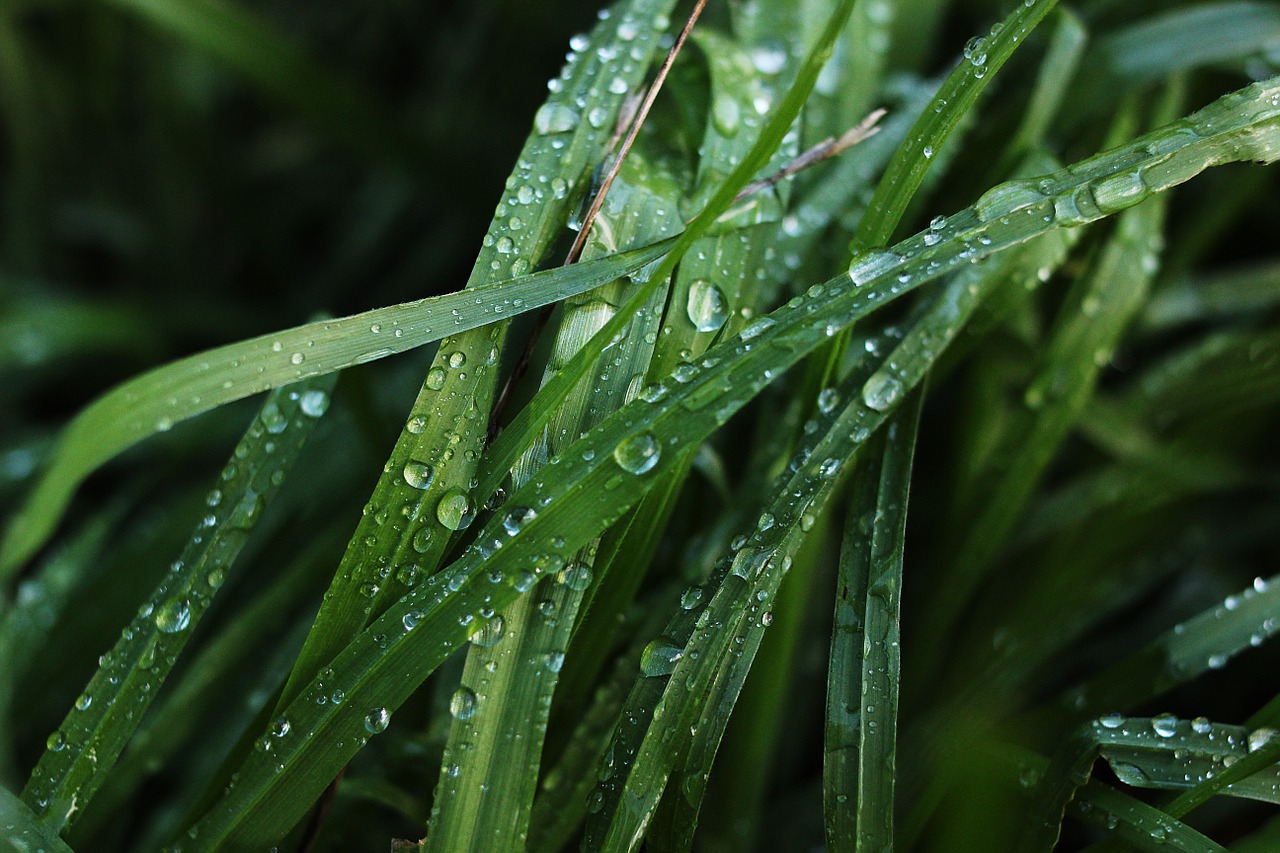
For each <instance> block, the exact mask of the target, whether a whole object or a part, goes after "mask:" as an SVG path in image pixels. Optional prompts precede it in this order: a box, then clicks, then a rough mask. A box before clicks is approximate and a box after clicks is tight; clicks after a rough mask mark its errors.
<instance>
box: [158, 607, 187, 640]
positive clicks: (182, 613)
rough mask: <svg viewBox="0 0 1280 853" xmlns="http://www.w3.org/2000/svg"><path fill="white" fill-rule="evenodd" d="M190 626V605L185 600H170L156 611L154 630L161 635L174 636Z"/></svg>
mask: <svg viewBox="0 0 1280 853" xmlns="http://www.w3.org/2000/svg"><path fill="white" fill-rule="evenodd" d="M190 624H191V605H190V604H189V603H188V602H187V600H186V599H185V598H174V599H170V600H169V601H167V602H165V604H164V606H163V607H161V608H160V609H159V610H157V611H156V628H158V629H159V630H160V632H161V633H163V634H176V633H178V632H179V631H183V630H185V629H186V627H187V626H188V625H190Z"/></svg>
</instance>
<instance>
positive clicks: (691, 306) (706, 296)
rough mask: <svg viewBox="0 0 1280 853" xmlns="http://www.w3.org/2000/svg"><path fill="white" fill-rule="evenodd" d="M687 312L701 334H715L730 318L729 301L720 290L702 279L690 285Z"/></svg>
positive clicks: (690, 320)
mask: <svg viewBox="0 0 1280 853" xmlns="http://www.w3.org/2000/svg"><path fill="white" fill-rule="evenodd" d="M685 310H686V312H687V313H688V315H689V322H691V323H693V327H694V328H695V329H697V330H698V331H699V332H714V331H716V330H717V329H719V328H720V327H721V326H723V325H724V323H725V320H727V319H728V318H729V301H728V300H727V299H726V298H725V295H724V292H723V291H722V290H720V288H718V287H716V286H715V285H714V284H712V283H711V282H709V281H707V280H706V279H701V278H700V279H697V280H696V281H694V282H692V283H691V284H690V285H689V300H688V302H687V303H686V305H685Z"/></svg>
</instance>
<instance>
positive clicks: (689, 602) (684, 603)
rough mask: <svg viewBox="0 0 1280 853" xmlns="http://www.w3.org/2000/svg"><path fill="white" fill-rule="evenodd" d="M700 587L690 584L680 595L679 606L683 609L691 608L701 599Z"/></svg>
mask: <svg viewBox="0 0 1280 853" xmlns="http://www.w3.org/2000/svg"><path fill="white" fill-rule="evenodd" d="M702 595H703V593H702V587H700V586H691V587H689V588H688V589H686V590H685V591H684V593H683V594H682V595H681V596H680V607H681V608H683V609H684V610H692V609H693V608H695V607H697V606H698V604H699V603H701V601H702Z"/></svg>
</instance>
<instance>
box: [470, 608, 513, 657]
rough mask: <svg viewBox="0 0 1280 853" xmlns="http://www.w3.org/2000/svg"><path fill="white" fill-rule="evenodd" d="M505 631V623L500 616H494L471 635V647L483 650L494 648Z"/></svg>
mask: <svg viewBox="0 0 1280 853" xmlns="http://www.w3.org/2000/svg"><path fill="white" fill-rule="evenodd" d="M506 630H507V623H506V621H505V620H504V619H503V618H502V617H501V616H499V615H494V616H492V617H490V618H489V619H487V620H486V621H485V622H484V623H483V624H482V625H481V626H480V627H479V628H477V629H476V630H475V631H474V632H473V633H472V634H471V645H473V646H480V647H481V648H485V649H487V648H491V647H493V646H496V645H497V644H498V641H499V640H501V639H502V635H503V633H504V632H505V631H506Z"/></svg>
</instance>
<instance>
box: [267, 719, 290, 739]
mask: <svg viewBox="0 0 1280 853" xmlns="http://www.w3.org/2000/svg"><path fill="white" fill-rule="evenodd" d="M290 728H291V726H290V725H289V718H288V717H276V720H275V722H274V723H272V724H271V734H272V735H274V736H275V737H284V736H285V735H287V734H288V733H289V729H290Z"/></svg>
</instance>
